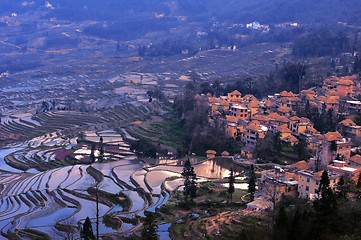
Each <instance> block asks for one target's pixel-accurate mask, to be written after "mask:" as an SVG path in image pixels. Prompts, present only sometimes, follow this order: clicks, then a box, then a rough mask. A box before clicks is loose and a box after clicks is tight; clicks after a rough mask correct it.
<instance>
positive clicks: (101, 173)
mask: <svg viewBox="0 0 361 240" xmlns="http://www.w3.org/2000/svg"><path fill="white" fill-rule="evenodd" d="M58 135H59V134H57V133H50V134H47V135H45V136H43V137H37V138H34V139H32V140H30V141H28V142H26V143H23V144H19V145H17V146H15V147H8V148H6V149H1V150H0V167H1V169H2V170H3V173H2V174H0V187H1V188H0V190H1V192H0V194H1V205H0V231H1V235H2V236H4V237H7V238H9V236H11V234H14V233H17V234H20V236H32V237H38V236H46V235H47V236H50V237H51V238H56V237H57V236H60V235H61V234H64V232H63V231H62V229H64V226H72V227H71V229H73V230H74V231H73V233H74V236H75V237H79V236H80V235H79V231H78V230H77V229H78V227H79V226H80V225H81V224H82V223H83V222H84V220H85V218H86V217H89V218H90V219H91V221H92V223H93V226H94V227H93V229H95V222H96V217H95V216H96V194H95V193H94V189H96V185H98V191H99V195H98V196H99V203H98V206H99V214H100V216H101V221H100V225H99V232H100V234H102V235H121V234H126V233H129V232H132V231H135V230H138V229H139V227H140V226H141V222H140V221H139V220H138V218H136V217H137V216H139V217H144V216H145V215H144V212H146V211H150V212H154V211H156V210H157V209H158V208H159V207H160V206H162V205H163V204H165V203H166V202H167V201H168V198H169V192H170V191H172V190H174V189H177V188H180V187H181V186H182V185H183V179H182V177H181V172H182V170H183V164H184V161H185V160H157V161H156V162H154V161H153V162H151V161H149V162H143V161H140V160H138V159H137V158H136V156H135V155H134V153H133V152H132V151H131V150H130V147H129V145H128V144H127V143H125V141H124V140H123V138H122V136H121V135H120V134H118V133H116V132H114V131H112V130H109V131H101V132H91V131H89V132H85V133H84V135H83V136H81V138H82V139H83V140H82V141H79V139H78V140H77V139H73V138H70V139H64V138H63V137H61V136H58ZM99 142H102V144H103V145H102V147H101V148H103V149H102V150H100V147H99V146H100V143H99ZM94 145H96V147H95V150H94V147H93V146H94ZM92 154H93V155H94V158H95V159H99V157H100V156H101V157H102V158H104V160H105V161H104V162H99V161H98V160H96V161H95V162H92V161H91V157H90V156H91V155H92ZM72 161H76V164H73V165H71V164H69V163H71V162H72ZM191 162H192V163H193V166H194V169H195V172H196V174H197V177H198V178H199V179H200V181H204V180H207V179H219V178H221V179H222V178H225V177H228V176H229V173H230V169H231V168H233V170H234V172H235V175H236V176H237V175H242V173H243V172H244V170H243V169H242V168H240V167H238V166H236V165H234V164H233V162H232V160H231V159H213V160H207V159H204V158H203V159H197V158H193V157H192V158H191ZM64 163H68V166H64ZM49 165H51V166H57V167H55V168H54V167H53V168H52V169H49V170H46V169H45V170H42V168H44V166H47V167H48V166H49ZM97 183H98V184H97ZM95 191H96V190H95ZM109 216H115V217H116V218H117V219H118V221H119V224H118V225H116V226H113V225H109V224H108V223H107V222H106V221H103V220H104V219H106V218H108V217H109ZM164 226H165V227H164V228H163V227H162V229H161V230H162V231H161V232H160V236H161V237H162V239H167V238H168V236H169V235H168V233H167V229H168V227H169V226H168V225H164ZM42 234H44V235H42ZM32 237H30V238H32Z"/></svg>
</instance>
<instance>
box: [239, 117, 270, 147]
mask: <svg viewBox="0 0 361 240" xmlns="http://www.w3.org/2000/svg"><path fill="white" fill-rule="evenodd" d="M267 131H268V128H267V127H266V126H263V125H261V124H260V123H259V122H258V121H252V122H250V123H249V124H248V125H247V126H246V131H245V132H244V143H245V144H246V145H251V146H256V144H257V142H258V140H259V139H263V138H264V137H265V135H266V133H267Z"/></svg>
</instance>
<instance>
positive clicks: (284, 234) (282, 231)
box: [274, 205, 289, 240]
mask: <svg viewBox="0 0 361 240" xmlns="http://www.w3.org/2000/svg"><path fill="white" fill-rule="evenodd" d="M288 225H289V219H288V215H287V212H286V208H285V206H284V205H281V206H280V208H279V209H278V214H277V216H276V221H275V225H274V234H275V239H279V240H282V239H284V240H287V239H289V237H288V229H289V226H288Z"/></svg>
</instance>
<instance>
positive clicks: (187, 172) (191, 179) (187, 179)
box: [182, 158, 197, 202]
mask: <svg viewBox="0 0 361 240" xmlns="http://www.w3.org/2000/svg"><path fill="white" fill-rule="evenodd" d="M182 176H183V178H184V192H183V193H184V196H185V200H186V202H188V198H190V199H191V201H193V199H194V198H195V197H196V193H197V186H196V178H197V175H196V174H195V172H194V168H193V167H192V165H191V162H190V160H189V158H188V159H187V160H186V162H185V163H184V167H183V172H182Z"/></svg>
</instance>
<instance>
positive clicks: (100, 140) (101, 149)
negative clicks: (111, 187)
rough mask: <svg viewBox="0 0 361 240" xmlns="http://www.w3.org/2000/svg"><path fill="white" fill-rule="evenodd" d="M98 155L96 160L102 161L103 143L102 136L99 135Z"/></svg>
mask: <svg viewBox="0 0 361 240" xmlns="http://www.w3.org/2000/svg"><path fill="white" fill-rule="evenodd" d="M99 146H100V147H99V156H98V161H99V162H103V160H104V145H103V137H100V139H99Z"/></svg>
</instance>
